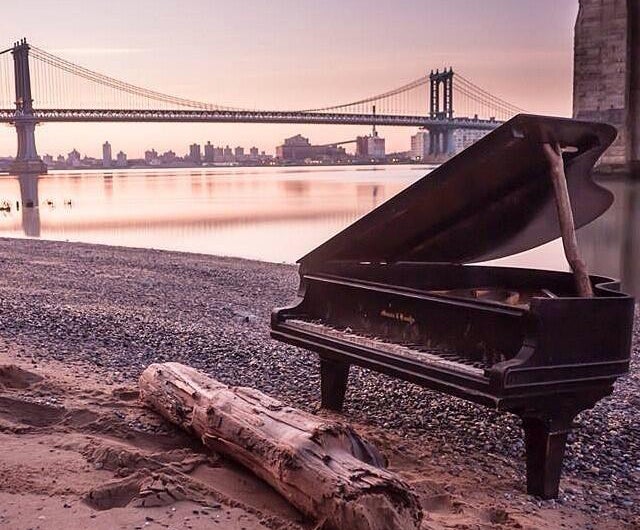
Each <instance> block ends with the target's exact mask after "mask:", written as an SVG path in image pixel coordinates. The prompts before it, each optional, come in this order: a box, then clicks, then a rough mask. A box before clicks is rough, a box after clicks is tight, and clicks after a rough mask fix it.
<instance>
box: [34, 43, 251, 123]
mask: <svg viewBox="0 0 640 530" xmlns="http://www.w3.org/2000/svg"><path fill="white" fill-rule="evenodd" d="M30 56H31V57H32V58H33V59H35V61H34V62H33V65H34V66H35V68H34V74H35V75H33V74H32V75H33V81H34V84H35V87H36V90H35V91H34V94H38V95H40V99H41V100H42V98H43V97H44V98H45V100H44V101H41V102H40V105H39V106H40V107H42V106H43V104H44V105H45V106H50V107H51V106H53V107H58V108H89V107H92V108H105V107H111V108H122V107H121V106H122V105H123V104H124V105H125V106H127V107H128V108H131V109H134V108H142V109H149V108H155V107H157V106H158V105H160V107H159V108H161V109H185V108H187V109H199V110H209V111H211V110H242V109H239V108H234V107H229V106H223V105H214V104H210V103H205V102H202V101H195V100H192V99H186V98H181V97H176V96H171V95H169V94H164V93H162V92H156V91H154V90H149V89H146V88H142V87H139V86H136V85H133V84H131V83H126V82H124V81H120V80H118V79H115V78H113V77H109V76H107V75H104V74H100V73H98V72H95V71H93V70H90V69H88V68H85V67H83V66H79V65H77V64H75V63H72V62H70V61H67V60H65V59H62V58H60V57H58V56H56V55H53V54H51V53H49V52H47V51H45V50H42V49H40V48H37V47H35V46H31V53H30ZM70 77H72V78H74V80H75V81H76V82H73V80H72V79H70ZM79 79H81V80H84V81H85V83H84V84H82V83H78V82H77V81H78V80H79ZM63 102H64V103H67V102H68V104H66V105H63V104H61V103H63ZM154 106H155V107H154Z"/></svg>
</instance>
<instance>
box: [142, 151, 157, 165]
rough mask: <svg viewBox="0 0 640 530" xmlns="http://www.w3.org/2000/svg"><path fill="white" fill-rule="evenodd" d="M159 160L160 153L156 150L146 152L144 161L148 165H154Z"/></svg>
mask: <svg viewBox="0 0 640 530" xmlns="http://www.w3.org/2000/svg"><path fill="white" fill-rule="evenodd" d="M157 160H158V152H157V151H156V150H155V149H150V150H149V151H145V152H144V161H145V162H146V163H147V164H154V163H156V161H157Z"/></svg>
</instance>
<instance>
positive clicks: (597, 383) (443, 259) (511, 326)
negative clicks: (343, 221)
mask: <svg viewBox="0 0 640 530" xmlns="http://www.w3.org/2000/svg"><path fill="white" fill-rule="evenodd" d="M615 135H616V132H615V129H614V128H613V127H611V126H609V125H606V124H602V123H587V122H581V121H575V120H570V119H562V118H551V117H542V116H533V115H518V116H516V117H514V118H513V119H511V120H510V121H508V122H506V123H504V124H503V125H501V126H500V127H498V128H497V129H496V130H494V131H493V132H491V133H490V134H488V135H487V136H485V137H484V138H483V139H481V140H480V141H478V142H477V143H475V144H474V145H472V146H471V147H469V148H468V149H466V150H464V151H463V152H461V153H460V154H459V155H457V156H455V157H453V158H452V159H450V160H449V161H448V162H446V163H445V164H442V165H441V166H440V167H438V168H437V169H435V170H434V171H433V172H431V173H430V174H428V175H427V176H425V177H423V178H422V179H420V180H418V181H417V182H415V183H414V184H413V185H411V186H409V187H408V188H407V189H405V190H404V191H402V192H401V193H399V194H398V195H396V196H395V197H393V198H391V199H390V200H388V201H387V202H385V203H383V204H382V205H380V206H379V207H378V208H376V209H375V210H373V211H372V212H371V213H369V214H368V215H365V216H364V217H362V218H361V219H359V220H358V221H356V222H355V223H353V224H352V225H351V226H349V227H347V228H346V229H344V230H343V231H342V232H340V233H338V234H337V235H336V236H334V237H332V238H331V239H329V240H328V241H326V242H325V243H324V244H322V245H320V246H319V247H317V248H316V249H315V250H313V251H311V252H310V253H309V254H307V255H306V256H304V257H303V258H301V259H300V260H299V264H300V266H299V273H300V289H299V293H298V294H299V297H300V298H299V300H298V303H296V304H295V305H293V306H291V307H285V308H281V309H275V310H274V311H273V313H272V318H271V328H272V330H271V335H272V337H274V338H276V339H278V340H281V341H284V342H286V343H289V344H293V345H296V346H300V347H302V348H306V349H308V350H311V351H314V352H317V353H318V354H319V356H320V370H321V396H322V405H323V406H324V407H326V408H328V409H332V410H336V411H340V410H341V408H342V406H343V401H344V396H345V391H346V388H347V379H348V374H349V367H350V366H351V365H352V364H355V365H359V366H362V367H365V368H368V369H371V370H375V371H378V372H382V373H384V374H387V375H390V376H394V377H398V378H400V379H403V380H406V381H411V382H413V383H417V384H419V385H422V386H424V387H427V388H430V389H433V390H436V391H441V392H444V393H447V394H451V395H453V396H457V397H460V398H463V399H467V400H470V401H473V402H475V403H478V404H481V405H485V406H487V407H491V408H493V409H497V410H502V411H509V412H511V413H514V414H517V415H518V416H519V417H520V418H521V419H522V425H523V429H524V435H525V448H526V462H527V491H528V492H529V493H530V494H533V495H536V496H539V497H542V498H545V499H548V498H554V497H556V496H557V495H558V487H559V481H560V474H561V467H562V460H563V456H564V450H565V444H566V439H567V434H568V433H569V432H570V430H571V428H572V422H573V419H574V418H575V416H576V415H577V414H578V413H580V412H581V411H583V410H585V409H589V408H591V407H593V406H594V404H595V403H596V402H597V401H598V400H600V399H601V398H603V397H605V396H607V395H609V394H610V393H611V392H612V390H613V384H614V382H615V380H616V378H617V377H620V376H622V375H624V374H626V373H627V372H628V370H629V355H630V347H631V333H632V324H633V313H634V300H633V298H632V297H630V296H629V295H627V294H624V293H623V292H621V291H620V289H619V284H618V282H617V281H615V280H613V279H611V278H606V277H603V276H596V275H590V276H588V280H589V281H590V282H591V286H592V289H593V297H590V298H587V297H584V296H579V295H578V294H577V291H576V283H575V281H574V278H573V275H572V274H571V272H562V271H548V270H536V269H525V268H511V267H499V266H487V265H473V263H477V262H486V261H488V260H493V259H496V258H500V257H504V256H509V255H512V254H516V253H519V252H522V251H525V250H527V249H531V248H534V247H537V246H539V245H541V244H543V243H546V242H548V241H551V240H553V239H556V238H558V237H559V236H560V228H559V222H558V213H557V211H556V204H555V200H554V194H553V189H552V185H551V182H550V178H549V163H548V160H547V159H546V158H545V156H544V154H543V145H544V144H549V143H555V144H556V145H559V146H561V147H562V163H563V164H564V172H565V174H566V185H567V187H568V193H569V197H570V200H571V210H572V211H573V217H574V219H575V224H576V226H578V227H579V226H582V225H585V224H587V223H589V222H591V221H593V220H594V219H596V218H597V217H598V216H600V215H601V214H602V213H603V212H605V211H606V210H607V209H608V208H609V206H610V205H611V203H612V201H613V197H612V195H611V193H610V192H609V191H607V190H606V189H604V188H603V187H601V186H599V185H598V184H596V183H595V182H594V181H593V180H592V178H591V176H590V171H591V169H592V167H593V165H594V163H595V162H596V160H597V159H598V158H599V156H600V155H601V154H602V153H603V151H604V150H605V149H606V148H607V147H608V146H609V145H610V144H611V142H612V141H613V140H614V138H615Z"/></svg>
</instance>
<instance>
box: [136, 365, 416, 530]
mask: <svg viewBox="0 0 640 530" xmlns="http://www.w3.org/2000/svg"><path fill="white" fill-rule="evenodd" d="M140 395H141V398H142V400H143V402H144V403H145V404H147V405H148V406H150V407H151V408H153V409H154V410H156V411H157V412H159V413H160V414H162V415H163V416H164V417H165V418H167V419H168V420H170V421H172V422H173V423H175V424H177V425H179V426H181V427H182V428H183V429H186V430H187V431H189V432H191V433H192V434H194V435H196V436H197V437H198V438H199V439H200V440H201V441H202V443H203V444H204V445H206V446H207V447H210V448H212V449H214V450H216V451H219V452H220V453H222V454H224V455H226V456H228V457H230V458H232V459H234V460H235V461H236V462H239V463H240V464H242V465H244V466H245V467H246V468H248V469H250V470H251V471H253V472H254V473H255V474H256V475H258V476H259V477H260V478H262V479H263V480H264V481H265V482H267V483H268V484H270V485H271V486H272V487H274V488H275V489H276V490H277V491H279V492H280V493H281V494H282V495H283V496H284V497H285V498H286V499H287V500H289V502H291V504H293V505H294V506H295V507H296V508H298V509H299V510H300V511H301V512H303V513H304V514H305V515H308V516H310V517H312V518H313V519H315V520H317V521H320V524H319V525H318V528H319V527H322V528H323V529H324V530H347V529H348V530H418V529H419V528H420V521H421V519H422V509H421V507H420V502H419V500H418V497H417V496H416V494H415V493H413V492H412V491H411V489H410V487H409V486H408V485H407V484H406V483H405V482H404V481H403V480H402V479H400V478H399V477H398V476H397V475H395V474H393V473H391V472H389V471H387V470H386V469H384V467H383V465H382V464H383V461H384V459H383V457H382V456H381V455H380V453H378V451H377V450H376V449H375V448H374V447H373V446H371V445H369V444H368V443H367V442H366V441H365V440H363V439H362V438H360V437H359V436H358V435H357V434H356V433H355V431H353V429H351V428H350V427H349V426H348V425H346V424H343V423H338V422H336V421H333V420H328V419H325V418H320V417H318V416H314V415H313V414H309V413H306V412H303V411H301V410H298V409H294V408H292V407H287V406H286V405H284V404H283V403H281V402H280V401H277V400H275V399H273V398H270V397H269V396H267V395H265V394H263V393H261V392H259V391H258V390H254V389H252V388H240V387H229V386H227V385H224V384H222V383H220V382H219V381H216V380H215V379H212V378H210V377H207V376H206V375H204V374H202V373H200V372H198V371H197V370H195V369H193V368H190V367H189V366H184V365H182V364H178V363H164V364H152V365H151V366H149V367H148V368H147V369H146V370H145V371H144V372H142V375H141V376H140Z"/></svg>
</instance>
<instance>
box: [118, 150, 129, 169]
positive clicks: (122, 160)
mask: <svg viewBox="0 0 640 530" xmlns="http://www.w3.org/2000/svg"><path fill="white" fill-rule="evenodd" d="M116 166H117V167H127V155H126V153H124V152H123V151H119V152H118V154H117V155H116Z"/></svg>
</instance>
